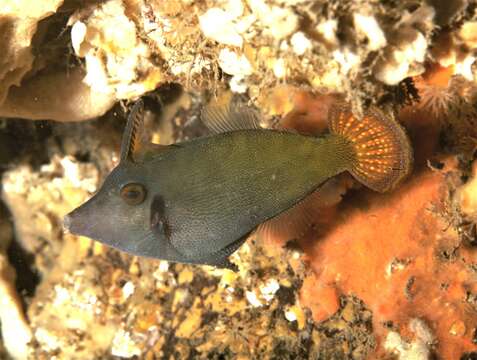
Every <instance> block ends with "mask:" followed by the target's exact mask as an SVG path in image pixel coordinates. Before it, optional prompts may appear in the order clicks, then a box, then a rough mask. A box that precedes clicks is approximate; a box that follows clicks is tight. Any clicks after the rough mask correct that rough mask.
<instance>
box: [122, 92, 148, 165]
mask: <svg viewBox="0 0 477 360" xmlns="http://www.w3.org/2000/svg"><path fill="white" fill-rule="evenodd" d="M143 113H144V103H143V101H142V100H141V99H139V100H138V101H136V103H135V104H134V106H133V108H132V110H131V112H130V113H129V116H128V122H127V124H126V128H125V129H124V134H123V140H122V142H121V157H120V161H121V162H123V161H134V154H135V153H137V151H138V148H139V146H140V142H141V136H142V132H143V120H144V114H143Z"/></svg>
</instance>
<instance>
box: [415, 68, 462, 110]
mask: <svg viewBox="0 0 477 360" xmlns="http://www.w3.org/2000/svg"><path fill="white" fill-rule="evenodd" d="M453 74H454V69H453V67H452V66H450V67H447V68H446V67H442V66H440V65H434V66H432V67H431V68H430V69H429V70H428V71H427V72H426V73H424V74H423V75H421V76H418V77H415V78H414V84H415V86H416V88H417V90H418V94H419V97H420V102H419V105H418V106H419V107H421V108H424V109H427V110H429V111H430V112H431V113H432V115H433V116H434V117H436V118H439V117H442V116H446V115H447V114H448V113H449V111H450V109H451V108H452V106H453V105H454V104H455V103H456V101H457V100H458V98H457V94H456V93H455V89H453V88H452V87H451V80H452V76H453Z"/></svg>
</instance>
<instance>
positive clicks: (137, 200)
mask: <svg viewBox="0 0 477 360" xmlns="http://www.w3.org/2000/svg"><path fill="white" fill-rule="evenodd" d="M120 195H121V197H122V198H123V200H124V201H125V202H126V204H128V205H139V204H141V203H142V202H143V201H144V199H145V198H146V189H145V188H144V186H142V185H141V184H138V183H129V184H126V185H124V186H123V187H122V188H121V191H120Z"/></svg>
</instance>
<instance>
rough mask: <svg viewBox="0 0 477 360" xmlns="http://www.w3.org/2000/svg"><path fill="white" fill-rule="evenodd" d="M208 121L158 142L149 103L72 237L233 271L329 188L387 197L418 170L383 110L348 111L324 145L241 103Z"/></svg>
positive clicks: (136, 113)
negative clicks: (149, 133) (251, 240)
mask: <svg viewBox="0 0 477 360" xmlns="http://www.w3.org/2000/svg"><path fill="white" fill-rule="evenodd" d="M202 121H203V122H204V123H205V125H206V126H207V127H208V128H209V129H210V130H211V131H212V132H213V134H212V135H210V136H206V137H200V138H196V139H192V140H189V141H185V142H181V143H175V144H172V145H167V146H166V145H156V144H152V143H148V142H147V141H145V140H144V138H145V134H144V130H143V126H142V122H143V103H142V101H141V100H139V101H138V102H137V103H136V104H135V105H134V106H133V108H132V110H131V112H130V115H129V117H128V122H127V125H126V128H125V132H124V135H123V139H122V144H121V153H120V161H119V164H118V165H117V167H116V168H114V169H113V171H112V172H111V173H110V174H109V175H108V176H107V178H106V179H105V181H104V183H103V185H102V186H101V188H100V189H99V191H98V192H97V193H96V194H95V195H94V196H93V197H92V198H91V199H89V200H88V201H87V202H86V203H84V204H83V205H81V206H80V207H78V208H77V209H75V210H73V211H72V212H71V213H70V214H68V215H66V216H65V218H64V226H65V228H67V229H69V231H70V232H71V233H73V234H77V235H83V236H87V237H90V238H92V239H96V240H98V241H100V242H102V243H104V244H106V245H108V246H111V247H114V248H117V249H119V250H122V251H125V252H128V253H131V254H134V255H139V256H146V257H152V258H158V259H163V260H168V261H172V262H180V263H191V264H205V265H212V266H216V267H221V268H232V269H233V268H234V265H233V264H232V263H231V262H230V261H229V259H228V257H229V255H231V254H232V253H233V252H234V251H236V250H237V249H238V248H239V247H240V246H241V245H242V244H243V242H244V241H245V240H246V239H247V237H248V236H249V235H250V234H251V233H252V232H253V231H254V230H256V229H257V228H258V227H260V226H263V224H266V223H267V221H273V220H275V219H276V218H277V217H278V216H283V214H286V213H287V212H289V211H291V210H289V209H292V210H293V209H295V208H296V209H299V207H300V204H302V203H304V202H306V198H307V197H308V196H309V195H310V194H312V193H314V192H315V191H316V190H317V189H319V188H320V186H322V184H323V183H325V181H327V180H328V179H330V178H332V177H334V176H336V175H338V174H340V173H342V172H345V171H348V172H350V173H351V174H352V176H353V177H354V178H355V179H357V180H358V181H359V182H361V183H362V184H364V185H365V186H367V187H368V188H370V189H372V190H375V191H378V192H384V191H389V190H392V189H393V188H395V187H396V186H397V184H398V183H399V182H401V180H402V179H403V178H404V177H405V176H406V175H407V174H408V173H409V172H410V169H411V167H412V150H411V146H410V144H409V140H408V137H407V135H406V134H405V131H404V130H403V128H402V127H401V126H400V125H399V123H398V122H397V121H395V120H394V118H392V117H391V116H388V115H386V114H384V113H383V112H382V111H381V110H379V109H378V108H376V107H371V108H370V109H369V110H367V112H366V113H365V114H364V116H363V117H362V118H360V119H358V118H357V117H355V116H354V115H353V113H352V111H351V108H350V107H349V106H348V105H347V104H345V103H338V104H337V105H335V106H334V107H332V109H331V110H330V113H329V125H328V126H329V133H328V134H326V135H323V136H318V137H314V136H306V135H301V134H299V133H296V132H292V131H287V130H283V129H279V128H276V129H264V128H261V127H260V114H259V112H258V111H257V110H255V109H252V108H250V107H247V106H245V105H240V104H237V103H233V102H231V103H229V104H228V105H226V106H224V105H213V104H212V105H208V106H206V107H205V108H204V110H203V111H202Z"/></svg>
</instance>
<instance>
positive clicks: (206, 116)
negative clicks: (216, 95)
mask: <svg viewBox="0 0 477 360" xmlns="http://www.w3.org/2000/svg"><path fill="white" fill-rule="evenodd" d="M260 118H261V116H260V113H259V111H258V110H256V109H254V108H252V107H250V106H247V105H245V104H243V103H241V102H239V101H237V100H236V99H234V98H233V97H232V96H230V97H229V98H228V99H226V100H225V101H223V100H222V101H221V100H220V99H219V100H213V101H211V102H210V103H209V104H208V105H207V106H205V107H204V108H203V109H202V113H201V119H202V122H203V123H204V125H205V126H206V127H207V128H208V129H209V130H210V131H212V132H213V133H215V134H219V133H223V132H228V131H234V130H243V129H261V126H260Z"/></svg>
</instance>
